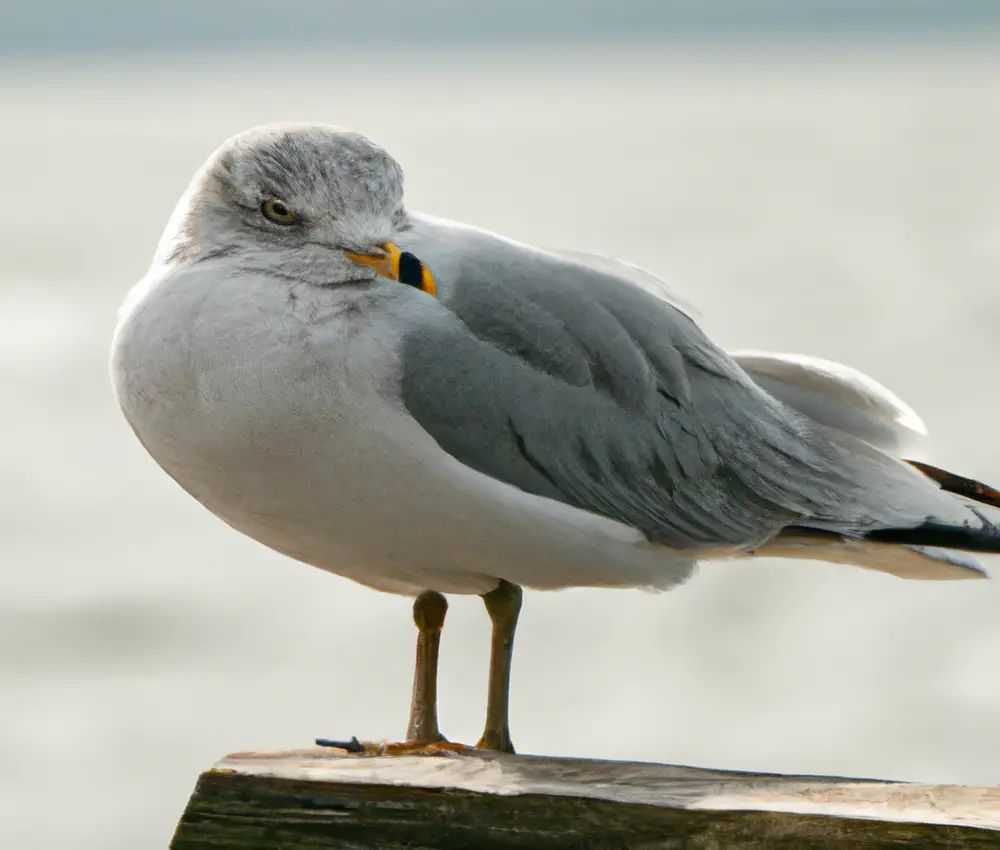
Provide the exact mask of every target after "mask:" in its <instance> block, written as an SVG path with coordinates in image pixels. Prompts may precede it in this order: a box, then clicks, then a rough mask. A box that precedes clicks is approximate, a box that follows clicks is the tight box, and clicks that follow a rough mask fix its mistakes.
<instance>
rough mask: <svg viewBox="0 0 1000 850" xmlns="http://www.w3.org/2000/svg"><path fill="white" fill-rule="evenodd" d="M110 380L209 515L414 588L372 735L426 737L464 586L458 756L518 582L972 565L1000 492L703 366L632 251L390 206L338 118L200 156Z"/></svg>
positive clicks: (956, 572)
mask: <svg viewBox="0 0 1000 850" xmlns="http://www.w3.org/2000/svg"><path fill="white" fill-rule="evenodd" d="M111 373H112V382H113V385H114V389H115V393H116V396H117V399H118V402H119V404H120V406H121V409H122V411H123V413H124V415H125V417H126V419H127V420H128V422H129V424H130V425H131V428H132V430H133V431H134V432H135V434H136V436H137V437H138V439H139V440H140V442H141V443H142V445H143V446H144V447H145V449H146V450H147V451H148V453H149V454H150V455H151V456H152V458H153V459H154V460H155V461H156V463H157V464H159V466H160V467H161V468H162V469H163V470H164V471H165V472H166V473H167V474H168V475H170V476H171V477H172V478H173V479H174V480H175V481H176V482H177V483H178V484H179V485H180V486H181V487H182V488H183V489H184V490H186V491H187V492H188V493H189V494H190V495H191V496H193V497H194V498H195V499H197V500H198V501H199V502H200V503H201V504H202V505H204V506H205V507H206V508H207V509H208V510H209V511H211V512H212V513H213V514H215V515H216V516H217V517H219V518H220V519H221V520H223V521H224V522H226V523H228V524H229V525H230V526H232V527H233V528H235V529H236V530H237V531H239V532H242V533H243V534H245V535H247V536H249V537H251V538H253V539H254V540H257V541H259V542H260V543H262V544H264V545H265V546H268V547H270V548H271V549H274V550H276V551H278V552H280V553H283V554H284V555H287V556H289V557H291V558H293V559H296V560H299V561H302V562H305V563H307V564H311V565H313V566H315V567H319V568H321V569H323V570H327V571H329V572H332V573H335V574H337V575H340V576H344V577H346V578H348V579H351V580H353V581H355V582H359V583H361V584H363V585H367V586H368V587H372V588H376V589H378V590H381V591H385V592H389V593H396V594H403V595H407V596H412V597H414V600H415V601H414V603H413V616H414V621H415V623H416V626H417V653H416V655H417V660H416V669H415V674H414V683H413V697H412V702H411V706H410V718H409V724H408V727H407V734H406V738H405V740H404V741H401V742H399V744H398V747H397V749H396V750H392V751H393V752H404V751H406V752H412V751H417V750H421V749H424V750H433V749H434V748H445V749H447V747H448V745H449V742H448V741H447V739H445V738H444V736H443V735H442V734H441V732H440V729H439V726H438V720H437V708H436V697H437V662H438V652H439V647H440V638H441V630H442V627H443V625H444V620H445V614H446V611H447V602H446V599H445V594H476V595H479V596H481V597H482V599H483V601H484V603H485V607H486V610H487V612H488V614H489V616H490V618H491V620H492V627H493V631H492V644H491V652H490V671H489V685H488V695H487V711H486V724H485V729H484V732H483V735H482V737H481V738H480V740H479V742H478V744H477V746H478V747H481V748H486V749H493V750H500V751H506V752H514V747H513V743H512V740H511V734H510V727H509V720H508V692H509V687H510V673H511V658H512V651H513V645H514V633H515V628H516V626H517V622H518V616H519V613H520V609H521V601H522V588H529V589H537V590H554V589H560V588H569V587H592V588H644V589H658V590H666V589H668V588H671V587H674V586H676V585H678V584H680V583H682V582H684V581H685V580H686V579H688V578H689V577H690V576H691V574H692V573H693V571H694V569H695V565H696V563H697V562H699V561H704V560H719V559H731V558H737V557H751V556H776V557H790V558H799V559H806V560H819V561H826V562H833V563H844V564H852V565H856V566H860V567H864V568H867V569H874V570H879V571H882V572H887V573H891V574H894V575H896V576H900V577H903V578H910V579H963V578H981V577H983V576H984V575H985V573H984V571H983V570H982V568H981V567H980V566H979V565H978V564H977V563H976V561H975V560H974V558H973V557H972V556H970V555H968V554H966V553H968V552H974V551H978V552H998V551H1000V529H998V527H997V526H996V525H995V524H994V523H993V521H991V520H990V518H989V514H990V513H991V512H992V511H993V510H994V509H996V508H997V507H1000V493H998V492H997V491H996V490H994V489H992V488H990V487H988V486H986V485H984V484H981V483H979V482H977V481H974V480H972V479H968V478H965V477H963V476H959V475H956V474H953V473H949V472H947V471H945V470H941V469H938V468H936V467H933V466H930V465H928V464H926V463H921V462H917V461H909V460H905V459H903V458H904V452H905V451H906V447H907V446H908V445H909V444H910V443H911V442H912V440H911V438H915V437H920V436H921V435H922V434H923V433H924V428H923V425H922V423H921V422H920V420H919V418H918V417H917V415H916V414H915V413H914V412H913V411H912V410H911V409H910V408H909V407H907V406H906V405H905V404H904V403H903V402H902V401H901V400H899V399H898V398H897V397H896V396H894V395H893V394H892V393H891V392H889V391H888V390H887V389H885V388H884V387H882V386H881V385H880V384H878V383H876V382H875V381H874V380H873V379H871V378H869V377H867V376H866V375H863V374H862V373H860V372H856V371H855V370H853V369H850V368H848V367H846V366H841V365H839V364H835V363H830V362H828V361H825V360H822V359H819V358H813V357H807V356H802V355H782V354H768V353H766V352H745V353H742V354H740V353H737V354H729V353H727V352H726V351H724V350H723V349H722V348H720V347H719V346H717V345H716V344H715V343H713V342H712V341H711V340H710V339H709V338H708V337H707V336H706V334H705V333H704V332H703V331H702V330H701V328H700V327H699V324H698V320H697V314H696V313H695V311H694V310H693V308H691V307H690V306H689V305H688V304H686V303H685V302H684V301H683V300H682V299H680V298H679V297H677V296H676V295H675V294H674V293H673V292H672V291H671V290H670V289H669V288H668V287H667V285H666V284H665V283H664V282H663V281H661V280H660V279H659V278H657V277H656V276H655V275H653V274H651V273H650V272H647V271H645V270H643V269H641V268H639V267H637V266H634V265H631V264H628V263H625V262H622V261H619V260H615V259H612V258H609V257H604V256H600V255H597V254H592V253H584V252H567V251H553V250H545V249H542V248H537V247H533V246H530V245H527V244H522V243H520V242H516V241H513V240H511V239H507V238H504V237H502V236H499V235H497V234H494V233H490V232H488V231H486V230H482V229H478V228H475V227H472V226H469V225H466V224H461V223H458V222H453V221H449V220H445V219H441V218H437V217H434V216H430V215H427V214H422V213H418V212H415V211H412V210H409V209H408V208H407V207H406V206H405V205H404V197H403V172H402V169H401V167H400V165H399V164H398V163H397V162H396V160H395V159H393V158H392V157H391V156H390V155H389V154H388V153H387V152H386V151H384V150H383V149H382V148H381V147H379V146H377V145H376V144H374V143H373V142H371V141H370V140H369V139H367V138H366V137H365V136H363V135H361V134H359V133H356V132H353V131H350V130H347V129H343V128H339V127H334V126H326V125H319V124H274V125H266V126H263V127H256V128H252V129H250V130H247V131H245V132H243V133H240V134H238V135H236V136H234V137H233V138H231V139H229V140H228V141H226V142H225V143H224V144H223V145H222V146H221V147H220V148H219V149H218V150H216V151H215V152H214V153H213V154H212V155H211V156H210V157H209V158H208V160H207V162H205V164H204V165H203V166H202V167H201V168H200V170H198V172H197V173H196V174H195V176H194V178H193V180H192V181H191V183H190V185H189V186H188V188H187V190H186V191H185V192H184V194H183V196H182V197H181V199H180V201H179V203H178V204H177V207H176V209H175V210H174V212H173V214H172V216H171V217H170V220H169V222H168V224H167V227H166V230H165V232H164V234H163V237H162V239H161V241H160V243H159V245H158V247H157V250H156V252H155V255H154V257H153V261H152V264H151V266H150V268H149V271H148V272H147V274H146V275H145V276H144V277H143V278H142V280H141V281H140V282H139V283H138V284H137V285H136V286H135V287H134V288H133V289H132V290H131V291H130V293H129V294H128V295H127V297H126V299H125V301H124V303H123V305H122V307H121V309H120V312H119V319H118V324H117V327H116V330H115V333H114V339H113V343H112V352H111ZM357 743H358V742H357V741H356V739H355V740H354V741H352V742H351V745H354V744H357ZM359 746H360V745H359ZM455 746H456V747H458V746H460V745H455ZM348 748H351V747H350V746H348Z"/></svg>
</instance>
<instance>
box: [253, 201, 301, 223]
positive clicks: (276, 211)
mask: <svg viewBox="0 0 1000 850" xmlns="http://www.w3.org/2000/svg"><path fill="white" fill-rule="evenodd" d="M260 211H261V212H262V213H263V214H264V217H265V218H269V219H270V220H271V221H273V222H274V223H275V224H295V222H297V221H298V220H299V217H298V216H297V215H295V213H293V212H292V211H291V210H290V209H288V207H287V206H286V204H285V202H284V201H279V200H278V199H277V198H269V199H268V200H266V201H264V203H262V204H261V205H260Z"/></svg>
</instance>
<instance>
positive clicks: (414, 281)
mask: <svg viewBox="0 0 1000 850" xmlns="http://www.w3.org/2000/svg"><path fill="white" fill-rule="evenodd" d="M378 247H379V251H380V253H378V254H355V253H354V252H353V251H345V252H344V255H345V256H346V257H347V259H349V260H351V261H353V262H355V263H357V264H358V265H359V266H368V267H369V268H372V269H375V271H377V272H378V273H379V274H380V275H381V276H382V277H387V278H389V280H395V281H398V282H399V283H405V284H406V285H407V286H413V287H415V288H417V289H419V290H422V291H423V292H426V293H427V294H428V295H437V284H436V283H435V282H434V276H433V275H432V274H431V273H430V271H429V270H428V269H427V266H425V265H424V264H423V263H422V262H420V260H418V259H417V258H416V257H414V256H413V254H411V253H410V252H409V251H400V250H399V248H397V247H396V246H395V245H393V244H392V243H391V242H383V243H382V244H381V245H379V246H378Z"/></svg>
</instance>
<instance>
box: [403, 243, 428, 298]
mask: <svg viewBox="0 0 1000 850" xmlns="http://www.w3.org/2000/svg"><path fill="white" fill-rule="evenodd" d="M399 282H400V283H405V284H406V285H407V286H413V287H416V288H417V289H421V290H422V289H423V288H424V264H423V263H421V262H420V260H418V259H417V258H416V257H415V256H413V254H411V253H410V252H409V251H403V252H402V253H401V254H400V255H399Z"/></svg>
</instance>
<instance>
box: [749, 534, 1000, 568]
mask: <svg viewBox="0 0 1000 850" xmlns="http://www.w3.org/2000/svg"><path fill="white" fill-rule="evenodd" d="M752 554H753V555H755V556H759V557H766V558H794V559H796V560H812V561H825V562H826V563H829V564H846V565H848V566H852V567H861V568H862V569H866V570H874V571H876V572H880V573H888V574H889V575H894V576H897V577H898V578H905V579H911V580H914V579H916V580H924V581H956V580H962V579H982V578H989V574H988V573H987V572H986V570H984V569H983V568H982V567H981V566H980V565H979V564H978V562H977V561H976V559H975V558H973V557H972V556H971V555H966V554H964V553H962V552H954V551H949V550H946V549H936V548H934V547H930V546H915V545H900V544H894V543H881V542H878V541H874V540H865V539H862V540H858V539H856V538H851V537H844V536H842V535H839V534H834V533H832V532H824V531H814V530H813V529H804V528H789V529H786V530H785V531H783V532H782V533H781V534H779V535H778V536H777V537H776V538H774V539H773V540H771V541H769V542H768V543H766V544H764V545H763V546H761V547H759V548H757V549H756V550H755V551H754V552H753V553H752Z"/></svg>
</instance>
